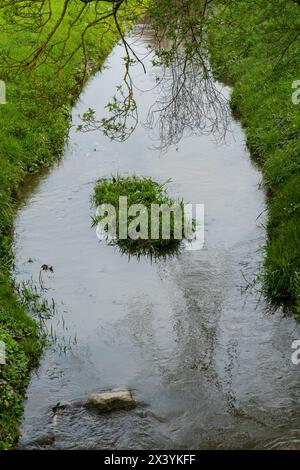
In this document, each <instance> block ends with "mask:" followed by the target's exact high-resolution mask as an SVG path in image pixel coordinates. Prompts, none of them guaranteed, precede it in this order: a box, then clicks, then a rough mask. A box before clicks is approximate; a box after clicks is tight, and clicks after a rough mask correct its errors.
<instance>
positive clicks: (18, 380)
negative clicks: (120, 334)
mask: <svg viewBox="0 0 300 470" xmlns="http://www.w3.org/2000/svg"><path fill="white" fill-rule="evenodd" d="M13 3H14V2H13ZM71 3H72V6H71V7H70V9H69V11H68V14H67V15H66V17H65V18H64V22H63V23H62V24H61V25H60V28H59V29H58V30H57V35H56V36H55V42H57V43H58V44H59V40H61V41H62V42H61V44H59V45H58V46H57V47H55V48H53V49H52V48H51V43H50V44H49V45H48V50H47V60H45V57H44V56H43V60H41V61H40V62H39V63H38V64H37V66H36V67H26V66H23V65H22V66H21V65H20V66H19V64H18V63H17V61H18V60H19V59H20V60H21V58H24V57H27V55H29V53H30V50H31V49H32V47H36V45H37V44H39V41H41V38H42V37H43V35H44V36H46V34H47V30H45V31H43V33H42V36H38V34H37V33H38V28H34V27H32V30H31V29H30V28H29V29H27V24H29V22H26V20H25V19H24V12H25V9H24V10H22V12H21V13H22V14H21V15H20V18H21V19H20V20H19V24H17V23H16V18H15V16H14V15H17V13H18V12H17V5H16V9H13V7H11V9H9V8H10V7H7V8H6V11H5V14H3V15H2V17H1V20H0V22H1V38H0V50H1V54H3V55H4V57H6V60H5V58H2V57H0V79H1V80H3V81H5V83H6V91H7V104H5V105H0V120H1V126H0V188H1V190H0V191H1V198H0V341H1V340H2V341H4V342H5V345H6V353H7V361H6V365H0V387H1V392H0V449H6V448H10V447H11V446H12V445H13V444H14V443H15V442H16V440H17V438H18V426H19V422H20V419H21V417H22V410H23V397H24V392H25V389H26V385H27V383H28V380H29V373H30V370H31V369H32V368H33V367H35V366H36V365H37V363H38V358H39V356H40V354H41V350H42V345H43V335H41V330H40V328H39V325H38V323H37V322H35V320H33V319H32V318H31V317H30V316H29V315H28V310H29V309H28V302H26V301H25V300H24V299H21V298H20V297H19V296H18V295H17V293H16V288H15V286H14V282H13V280H12V278H11V272H12V268H13V253H12V246H11V242H12V234H13V231H12V229H13V218H14V215H15V211H16V204H17V200H18V196H19V193H20V190H21V185H22V183H23V182H24V179H25V178H26V177H27V176H29V175H32V174H34V173H36V172H37V171H39V169H40V168H41V167H47V166H50V165H51V164H52V163H53V161H54V160H55V159H57V158H58V157H59V156H60V155H61V153H62V150H63V146H64V142H65V138H66V136H67V134H68V130H69V126H70V110H71V107H72V104H73V103H74V100H75V99H76V97H77V96H78V94H79V93H80V90H81V89H82V86H83V84H84V83H85V80H86V79H87V77H88V74H90V73H91V72H92V71H93V70H96V69H98V68H99V66H100V64H102V62H103V60H104V59H105V57H106V56H107V54H108V52H109V51H110V50H111V48H112V46H113V45H114V43H115V42H116V40H117V38H118V37H119V36H118V35H117V31H116V28H115V27H114V26H113V21H112V20H111V19H110V23H108V22H104V23H103V25H102V24H99V25H98V26H97V28H95V29H93V30H91V31H90V32H89V34H87V35H86V37H85V50H84V53H85V60H86V61H87V63H86V64H84V62H85V61H83V51H82V48H81V49H80V48H79V49H78V50H76V47H77V43H78V40H79V39H80V38H81V31H82V25H85V24H86V21H87V18H88V15H90V14H91V13H90V12H91V11H93V10H91V9H90V10H87V12H86V13H85V15H83V16H82V17H81V18H80V21H78V22H77V25H76V26H74V27H72V28H71V29H70V24H73V23H74V18H75V17H76V14H77V12H78V9H79V5H78V4H76V2H71ZM79 3H80V2H79ZM7 4H8V3H7ZM47 4H48V2H47ZM19 5H21V2H19ZM20 7H21V6H20ZM61 7H62V4H61V3H60V2H55V5H54V4H53V8H52V18H51V22H52V24H54V23H55V22H56V20H57V18H58V16H59V14H60V9H61ZM80 8H82V5H80ZM104 8H107V7H106V6H104ZM1 11H2V10H1ZM22 18H23V21H24V24H26V27H25V26H24V28H22V27H21V26H22ZM20 25H21V26H20ZM104 33H105V34H104ZM66 37H68V41H67V42H66V41H65V38H66ZM75 50H76V52H74V51H75ZM3 51H4V52H3ZM8 57H9V58H10V60H11V64H10V66H9V67H8V66H7V58H8ZM64 57H68V58H69V60H68V62H67V63H66V64H65V65H64V67H63V68H62V69H61V70H60V65H61V64H62V60H63V58H64ZM85 65H87V66H88V67H86V66H85Z"/></svg>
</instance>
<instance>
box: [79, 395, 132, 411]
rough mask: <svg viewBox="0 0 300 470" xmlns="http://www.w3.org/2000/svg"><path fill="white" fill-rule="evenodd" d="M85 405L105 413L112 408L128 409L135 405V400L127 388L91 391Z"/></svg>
mask: <svg viewBox="0 0 300 470" xmlns="http://www.w3.org/2000/svg"><path fill="white" fill-rule="evenodd" d="M86 406H87V407H88V408H94V409H96V410H97V411H100V412H102V413H106V412H108V411H114V410H130V409H132V408H134V407H135V406H136V402H135V400H134V399H133V397H132V394H131V392H130V391H129V390H110V391H106V392H99V393H92V394H91V395H90V396H89V398H88V400H87V402H86Z"/></svg>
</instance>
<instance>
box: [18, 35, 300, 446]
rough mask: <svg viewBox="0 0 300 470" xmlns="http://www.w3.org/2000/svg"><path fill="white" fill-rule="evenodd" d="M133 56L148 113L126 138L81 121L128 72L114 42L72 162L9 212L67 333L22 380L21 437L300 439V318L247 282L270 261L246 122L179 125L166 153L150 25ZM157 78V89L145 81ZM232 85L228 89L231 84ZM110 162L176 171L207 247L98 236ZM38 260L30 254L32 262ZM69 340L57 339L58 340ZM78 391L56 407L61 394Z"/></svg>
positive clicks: (93, 441) (226, 442)
mask: <svg viewBox="0 0 300 470" xmlns="http://www.w3.org/2000/svg"><path fill="white" fill-rule="evenodd" d="M135 43H136V44H135V45H136V47H137V48H139V51H140V53H141V54H142V55H143V54H144V55H145V56H147V57H146V59H145V63H146V67H147V73H146V74H145V73H144V72H143V70H142V68H141V67H138V66H135V67H133V71H132V76H133V79H134V84H135V87H136V90H135V93H136V96H137V102H138V110H139V115H140V123H139V125H138V126H137V128H136V130H135V132H134V133H133V135H132V136H131V137H130V138H129V139H128V140H127V141H125V142H122V143H120V142H115V141H110V140H109V139H108V138H107V137H105V136H104V135H103V134H101V133H100V132H93V133H82V132H77V131H76V128H75V127H76V123H77V124H78V123H79V122H80V120H79V118H78V115H79V114H82V113H84V112H85V111H86V110H87V109H88V108H89V107H91V108H94V109H95V110H96V111H97V113H98V114H99V115H100V116H101V115H103V109H104V106H105V105H106V104H107V102H108V101H109V100H110V99H111V97H112V96H113V95H114V92H115V88H116V86H118V85H119V84H120V82H121V81H122V77H123V74H124V70H123V65H122V60H121V58H122V57H123V55H124V51H123V48H122V47H121V46H120V45H117V46H116V47H115V48H114V50H113V52H112V53H111V55H110V56H109V58H108V60H107V62H106V67H105V68H104V70H102V72H101V73H98V74H96V75H95V76H94V77H93V78H92V79H91V80H90V82H89V83H88V85H87V86H86V88H85V89H84V91H83V92H82V94H81V97H80V100H78V102H77V104H76V105H75V107H74V109H73V123H74V124H75V127H72V129H71V131H70V136H69V142H68V144H67V145H66V148H65V152H64V156H63V158H62V160H61V161H60V162H59V163H57V164H56V165H55V166H54V167H52V168H51V170H50V171H48V172H45V173H43V174H41V175H39V177H38V178H35V179H33V180H32V181H31V182H29V183H28V186H27V187H26V191H25V195H24V199H23V201H22V204H21V207H20V209H19V212H18V215H17V219H16V223H15V242H14V250H15V255H16V279H17V281H18V282H21V281H25V280H28V279H33V280H34V282H38V279H39V274H40V268H41V265H43V264H47V265H51V266H53V273H52V272H42V276H43V283H44V285H45V286H46V288H47V290H46V291H45V296H46V297H48V298H49V299H52V298H53V299H54V300H55V302H56V304H57V308H56V314H55V316H54V318H52V319H51V320H49V321H48V327H49V328H52V331H54V332H55V333H54V334H55V337H56V338H57V340H56V343H57V345H56V346H55V345H54V346H51V345H50V346H49V348H47V349H46V351H45V353H44V355H43V357H42V359H41V363H40V367H39V369H38V370H37V371H36V372H35V373H34V374H33V376H32V379H31V383H30V386H29V388H28V391H27V400H26V406H25V415H24V420H23V423H22V429H21V431H22V435H21V439H20V443H19V446H20V447H21V448H23V449H39V448H45V449H224V448H225V449H240V448H247V449H252V448H286V447H291V446H297V445H300V430H299V424H300V407H299V399H300V373H299V372H300V369H299V367H300V366H296V365H293V363H292V361H291V354H292V352H293V350H292V349H291V344H292V341H294V340H296V339H300V327H299V326H298V325H297V324H296V322H295V320H294V319H293V318H286V317H284V316H283V315H282V312H280V311H278V312H276V313H274V314H271V313H270V312H269V310H268V308H267V304H266V302H265V301H264V299H263V298H262V297H261V295H260V294H259V292H257V291H256V290H255V289H245V286H246V285H247V280H249V281H250V280H252V279H253V276H254V275H255V274H256V273H257V272H258V269H259V265H260V264H261V262H262V259H263V247H264V245H265V241H266V240H265V237H266V235H265V230H264V229H263V223H264V222H265V218H266V213H265V194H264V191H263V189H262V185H261V182H262V175H261V173H260V171H259V170H258V169H257V168H256V167H255V165H254V164H253V163H252V162H251V159H250V156H249V152H248V150H247V148H246V145H245V136H244V132H243V130H242V129H241V126H240V124H239V123H238V122H235V121H234V120H233V119H232V122H231V132H229V133H228V135H227V136H226V139H225V141H223V142H222V143H220V142H216V140H215V139H214V138H213V137H212V136H211V135H200V136H199V135H191V136H186V137H184V138H182V140H181V141H180V142H179V144H178V145H172V146H170V147H169V148H168V150H167V151H166V152H163V153H162V152H160V151H158V150H156V149H155V148H154V147H155V145H153V132H151V131H150V130H149V129H148V128H147V127H145V126H143V125H142V123H143V121H145V119H146V117H147V112H148V110H149V107H150V106H151V104H152V103H153V100H155V99H156V98H157V96H156V95H157V89H156V88H155V79H156V78H155V77H156V72H155V70H154V69H153V68H152V67H151V63H150V60H151V57H150V56H149V55H147V51H148V49H147V38H142V37H136V38H135ZM145 90H147V91H145ZM224 92H225V93H227V94H228V93H229V90H226V89H225V90H224ZM112 174H120V175H132V174H136V175H142V176H151V177H152V178H153V179H154V180H157V181H159V182H162V181H167V180H168V179H169V178H170V179H171V181H170V183H169V184H168V192H169V194H170V195H171V196H173V197H175V198H177V197H183V198H184V200H185V201H189V202H193V203H200V204H204V205H205V246H204V248H203V249H202V250H198V251H188V250H183V251H182V252H181V253H180V254H179V255H177V256H174V257H171V258H167V259H165V260H164V259H162V260H156V261H153V260H152V261H151V260H150V259H147V258H143V257H141V258H140V259H139V260H138V259H137V258H135V257H131V258H130V259H128V256H126V255H123V256H122V255H121V254H120V252H119V251H118V250H117V249H116V248H115V247H112V246H108V245H107V244H106V243H105V242H99V240H98V239H97V236H96V232H95V228H92V227H91V217H92V215H93V208H92V207H91V202H90V197H91V194H92V192H93V187H94V184H95V182H96V180H97V179H99V178H101V177H104V176H109V175H112ZM29 260H30V261H31V262H29ZM61 344H63V345H65V347H60V346H59V345H61ZM124 387H125V388H129V389H130V390H132V393H133V395H134V397H135V399H136V400H137V402H138V406H137V408H136V409H134V410H131V411H120V412H113V413H109V414H97V413H93V412H91V411H88V410H87V409H85V408H84V407H83V406H82V403H84V401H85V400H86V399H87V397H88V396H89V395H90V394H91V393H92V392H95V391H100V390H107V389H112V388H124ZM58 402H60V403H61V404H68V406H67V407H66V408H65V409H64V410H62V412H60V413H59V414H57V416H53V411H52V407H53V406H54V405H55V404H56V403H58Z"/></svg>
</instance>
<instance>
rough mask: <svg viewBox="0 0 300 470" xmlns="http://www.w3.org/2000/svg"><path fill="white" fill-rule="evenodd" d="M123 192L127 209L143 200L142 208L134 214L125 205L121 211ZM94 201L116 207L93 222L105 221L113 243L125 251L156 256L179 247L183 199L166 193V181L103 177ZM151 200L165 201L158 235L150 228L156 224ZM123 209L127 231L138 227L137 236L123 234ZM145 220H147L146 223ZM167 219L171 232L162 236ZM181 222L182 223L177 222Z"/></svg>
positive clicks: (96, 190)
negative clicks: (171, 196) (121, 224)
mask: <svg viewBox="0 0 300 470" xmlns="http://www.w3.org/2000/svg"><path fill="white" fill-rule="evenodd" d="M121 196H126V197H127V208H128V209H129V208H130V206H133V205H134V204H142V205H143V208H141V207H140V208H138V207H136V208H135V210H134V211H133V213H132V214H130V212H129V210H128V211H127V209H126V210H125V211H124V212H123V210H122V209H121V211H120V207H119V198H120V197H121ZM92 201H93V203H94V205H96V206H97V207H98V206H100V205H101V204H110V205H111V206H112V207H113V208H114V209H115V214H114V213H112V214H108V211H107V210H106V211H104V210H103V213H102V214H101V215H97V216H96V217H95V219H94V224H97V223H98V222H101V221H102V226H103V228H104V230H105V231H106V232H107V236H108V239H109V240H110V243H111V244H113V245H114V244H115V245H117V246H118V247H119V248H120V250H121V252H122V253H127V254H130V255H136V256H138V257H139V256H141V255H147V256H150V257H154V258H156V257H160V256H163V257H164V256H167V255H171V254H175V253H177V252H178V250H179V249H180V245H181V243H182V239H183V237H182V232H183V230H182V228H183V227H184V203H183V201H182V200H180V201H174V200H173V199H172V198H170V197H169V196H168V195H167V192H166V185H165V184H158V183H156V182H155V181H153V180H151V179H150V178H140V177H137V176H132V177H127V178H122V177H120V176H117V177H113V178H112V179H107V178H104V179H101V180H100V181H98V182H97V184H96V186H95V190H94V195H93V197H92ZM152 204H156V205H158V206H162V205H165V209H166V217H165V218H164V216H163V211H159V213H158V215H157V220H158V224H155V227H156V228H157V230H158V231H159V232H157V235H156V238H154V237H153V236H152V231H151V229H152V228H153V227H152V226H153V223H151V222H153V219H151V209H152V207H151V206H152ZM171 208H173V209H174V208H175V210H174V211H172V210H170V209H171ZM176 209H178V214H179V216H178V218H177V217H176ZM122 213H125V220H126V223H127V227H128V232H129V231H130V227H132V228H133V230H134V231H136V235H135V238H134V239H133V237H131V238H130V237H126V238H124V239H122V238H120V225H119V221H120V220H121V219H122ZM120 214H121V216H120ZM152 214H153V211H152ZM122 220H123V219H122ZM145 220H146V223H144V221H145ZM165 220H168V221H169V229H170V230H169V234H170V236H169V238H168V239H166V238H164V237H163V228H162V227H163V223H164V221H165ZM178 222H179V224H178V225H176V223H178ZM180 225H181V227H180ZM177 227H179V232H180V235H179V236H180V238H179V237H178V236H177V235H176V234H177V232H176V228H177ZM180 228H181V230H180ZM192 228H193V227H192ZM126 233H127V230H126Z"/></svg>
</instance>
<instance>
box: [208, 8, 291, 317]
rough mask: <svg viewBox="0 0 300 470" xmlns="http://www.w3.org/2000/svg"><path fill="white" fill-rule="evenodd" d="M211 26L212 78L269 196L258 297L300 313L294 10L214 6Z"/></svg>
mask: <svg viewBox="0 0 300 470" xmlns="http://www.w3.org/2000/svg"><path fill="white" fill-rule="evenodd" d="M217 3H218V4H219V6H218V10H217V14H216V15H215V17H214V18H213V19H212V21H211V24H210V34H209V42H210V52H211V59H212V65H213V68H214V71H215V74H216V77H217V78H219V79H221V80H223V81H225V82H227V83H230V84H231V85H232V86H233V93H232V96H231V105H232V108H233V110H234V112H235V113H236V114H237V116H238V118H239V119H240V121H241V123H242V125H243V127H244V129H245V132H246V136H247V144H248V147H249V149H250V151H251V153H252V156H253V158H254V159H255V160H256V161H257V162H258V163H259V164H260V166H261V167H262V170H263V175H264V180H265V185H266V189H267V195H268V209H269V216H268V223H267V231H268V236H269V240H268V243H267V246H266V257H265V262H264V266H263V272H262V276H261V277H262V284H263V289H264V291H265V293H266V294H267V295H268V297H269V298H270V299H271V300H272V301H274V302H275V304H281V303H282V302H283V303H285V302H288V303H289V302H290V301H292V304H293V305H294V307H292V308H293V310H294V311H295V313H296V315H297V316H298V317H299V316H300V104H298V105H295V104H293V102H292V94H293V93H294V92H295V89H293V88H292V84H293V82H294V81H295V80H297V79H298V80H299V79H300V66H299V64H300V62H299V57H300V40H299V34H298V36H297V35H295V32H296V31H299V27H300V5H299V4H298V3H297V2H293V1H290V0H288V1H286V0H285V1H282V0H270V1H268V2H266V1H265V0H255V1H253V2H248V1H243V0H239V1H232V2H217Z"/></svg>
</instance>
